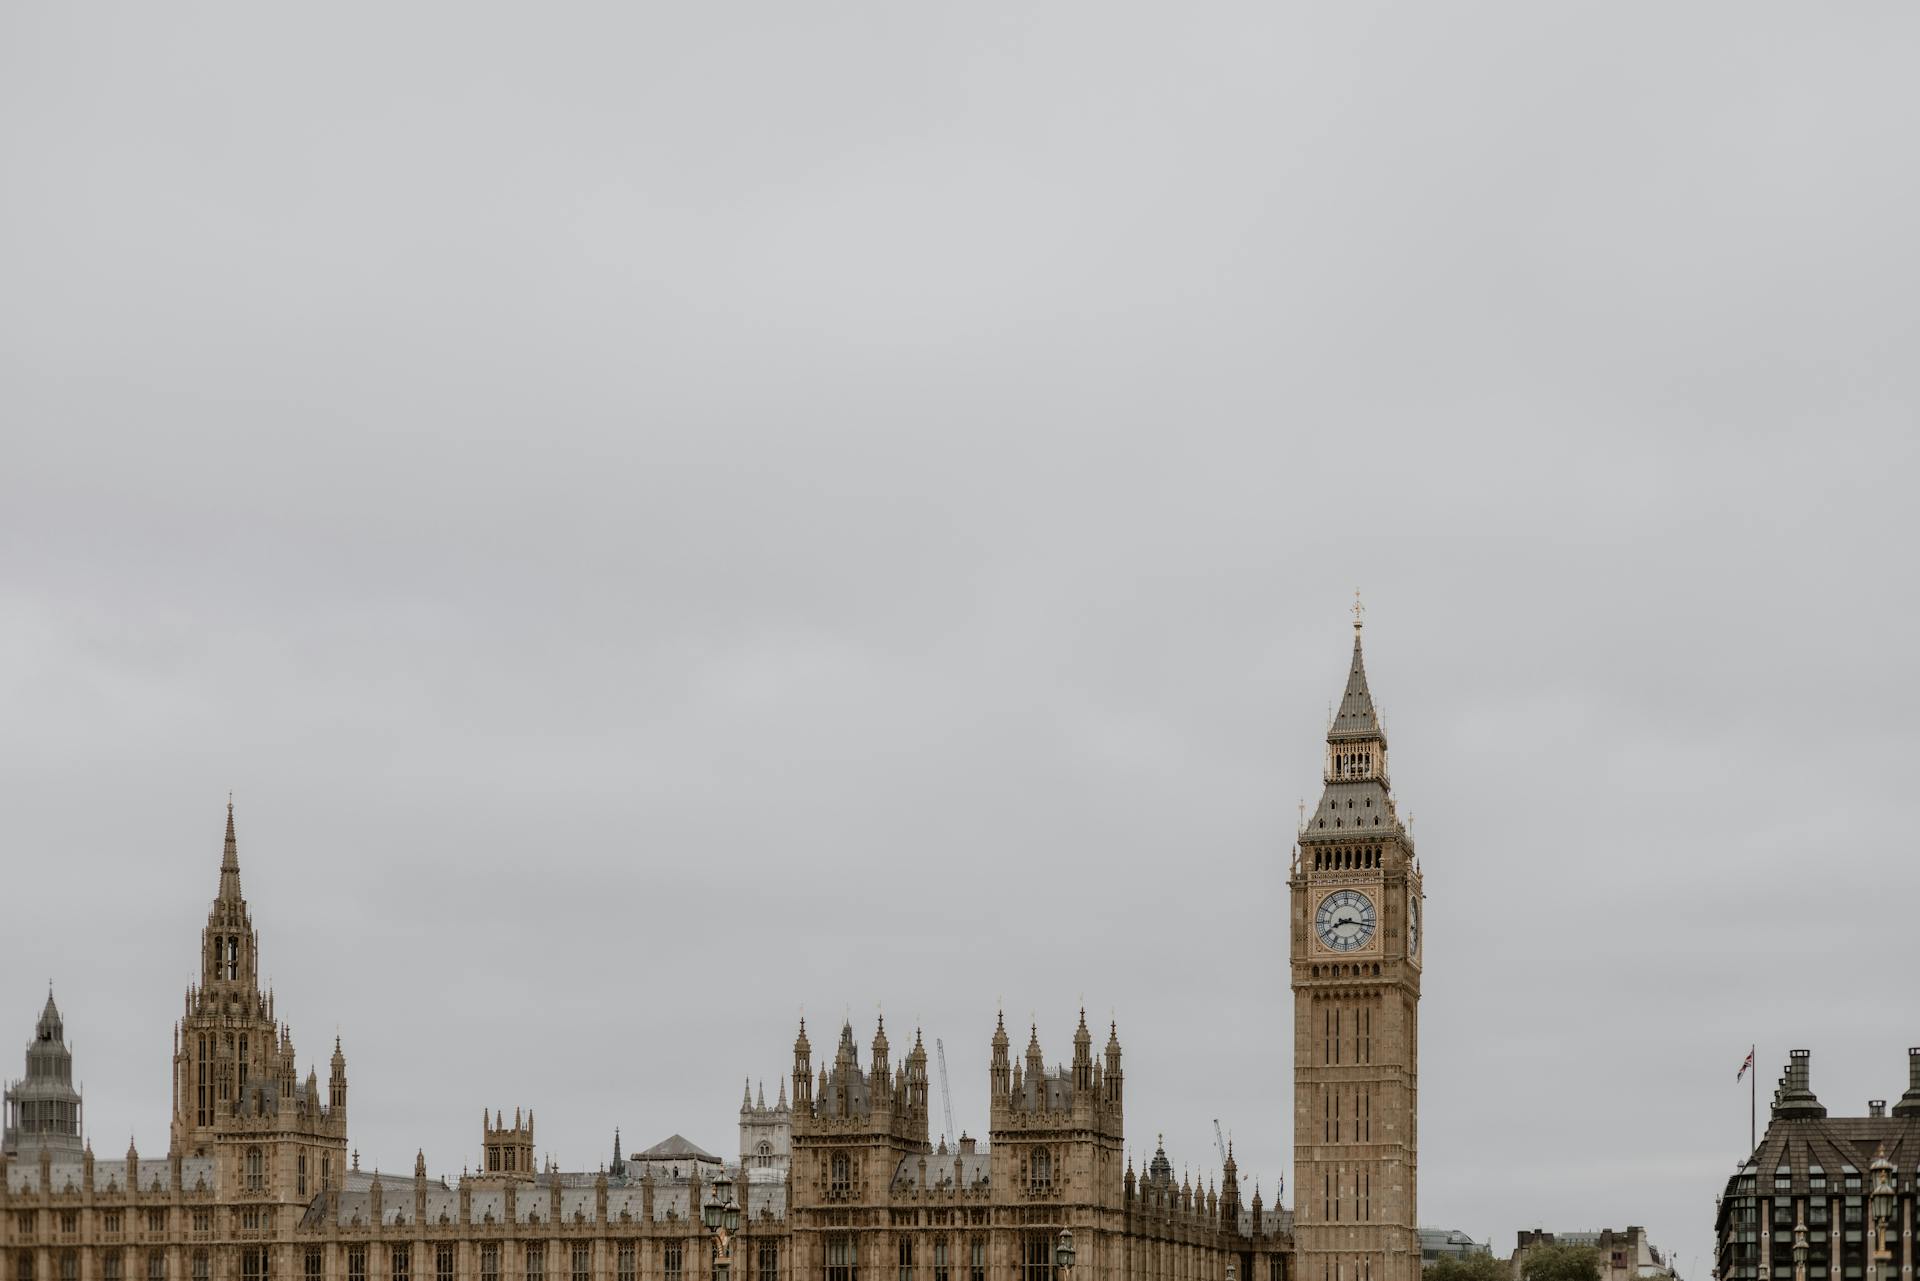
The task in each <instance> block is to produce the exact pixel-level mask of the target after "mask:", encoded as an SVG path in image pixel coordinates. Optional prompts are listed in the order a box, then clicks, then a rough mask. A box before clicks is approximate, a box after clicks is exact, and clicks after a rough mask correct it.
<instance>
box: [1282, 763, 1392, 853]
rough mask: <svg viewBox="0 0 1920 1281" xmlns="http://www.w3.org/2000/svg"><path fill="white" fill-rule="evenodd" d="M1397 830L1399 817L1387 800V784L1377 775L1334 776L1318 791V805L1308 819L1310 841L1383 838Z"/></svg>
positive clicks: (1307, 835) (1308, 837)
mask: <svg viewBox="0 0 1920 1281" xmlns="http://www.w3.org/2000/svg"><path fill="white" fill-rule="evenodd" d="M1398 830H1399V820H1398V819H1396V818H1395V817H1394V813H1393V808H1392V806H1391V804H1390V802H1389V801H1388V799H1387V785H1386V783H1385V782H1384V781H1382V780H1381V779H1378V778H1359V779H1335V780H1334V781H1333V782H1331V783H1328V784H1327V790H1326V791H1325V792H1324V793H1322V794H1321V797H1320V805H1319V808H1317V809H1316V810H1314V812H1313V814H1312V816H1311V817H1309V818H1308V819H1307V833H1306V836H1305V837H1304V838H1303V839H1305V840H1310V841H1327V840H1334V839H1340V840H1362V839H1365V838H1367V837H1370V836H1371V837H1384V836H1387V835H1390V834H1392V833H1394V832H1396V831H1398Z"/></svg>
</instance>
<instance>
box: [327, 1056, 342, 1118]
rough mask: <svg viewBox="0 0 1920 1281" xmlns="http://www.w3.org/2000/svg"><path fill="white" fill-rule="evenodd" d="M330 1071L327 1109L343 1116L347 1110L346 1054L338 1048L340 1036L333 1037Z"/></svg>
mask: <svg viewBox="0 0 1920 1281" xmlns="http://www.w3.org/2000/svg"><path fill="white" fill-rule="evenodd" d="M332 1069H333V1070H332V1072H331V1074H330V1075H329V1076H328V1077H327V1109H328V1110H329V1111H332V1112H338V1113H341V1114H342V1117H344V1115H345V1113H346V1110H347V1056H346V1054H345V1053H344V1052H343V1051H342V1050H341V1049H340V1038H339V1037H338V1036H335V1037H334V1038H333V1060H332Z"/></svg>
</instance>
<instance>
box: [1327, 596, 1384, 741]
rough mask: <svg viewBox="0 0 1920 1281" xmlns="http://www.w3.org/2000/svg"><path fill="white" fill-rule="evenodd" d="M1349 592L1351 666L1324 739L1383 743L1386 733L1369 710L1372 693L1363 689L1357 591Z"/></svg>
mask: <svg viewBox="0 0 1920 1281" xmlns="http://www.w3.org/2000/svg"><path fill="white" fill-rule="evenodd" d="M1353 595H1354V599H1353V667H1352V669H1351V670H1350V671H1348V673H1347V688H1346V690H1345V692H1343V693H1342V694H1341V695H1340V709H1339V710H1338V711H1337V712H1335V713H1334V717H1333V724H1332V725H1331V726H1329V727H1328V728H1327V741H1328V742H1329V743H1342V742H1353V741H1357V740H1361V739H1380V740H1381V741H1382V742H1383V743H1384V742H1385V739H1386V735H1385V734H1384V733H1382V731H1381V729H1380V718H1379V716H1378V715H1377V714H1375V712H1374V710H1373V694H1372V692H1371V691H1369V690H1368V689H1367V665H1366V661H1365V658H1364V657H1363V655H1362V654H1361V651H1360V628H1361V620H1360V614H1361V610H1360V593H1358V592H1355V593H1354V594H1353Z"/></svg>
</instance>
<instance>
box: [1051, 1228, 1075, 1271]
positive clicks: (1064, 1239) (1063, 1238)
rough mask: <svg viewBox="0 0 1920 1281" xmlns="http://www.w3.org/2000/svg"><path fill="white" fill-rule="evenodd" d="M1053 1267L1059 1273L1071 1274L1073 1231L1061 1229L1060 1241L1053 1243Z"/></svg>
mask: <svg viewBox="0 0 1920 1281" xmlns="http://www.w3.org/2000/svg"><path fill="white" fill-rule="evenodd" d="M1053 1266H1054V1267H1056V1268H1058V1269H1060V1271H1062V1272H1064V1273H1067V1274H1068V1275H1069V1276H1071V1275H1072V1274H1073V1229H1072V1228H1061V1229H1060V1239H1059V1240H1058V1241H1057V1242H1055V1243H1054V1247H1053Z"/></svg>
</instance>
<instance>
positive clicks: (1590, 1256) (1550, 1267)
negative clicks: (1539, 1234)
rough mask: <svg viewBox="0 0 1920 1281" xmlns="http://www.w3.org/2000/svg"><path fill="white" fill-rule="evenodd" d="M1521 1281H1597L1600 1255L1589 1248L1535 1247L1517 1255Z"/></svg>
mask: <svg viewBox="0 0 1920 1281" xmlns="http://www.w3.org/2000/svg"><path fill="white" fill-rule="evenodd" d="M1520 1278H1521V1281H1600V1252H1599V1251H1598V1250H1596V1249H1594V1248H1593V1247H1592V1246H1590V1245H1535V1246H1529V1247H1528V1248H1527V1249H1526V1251H1525V1252H1524V1253H1522V1254H1521V1256H1520Z"/></svg>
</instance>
